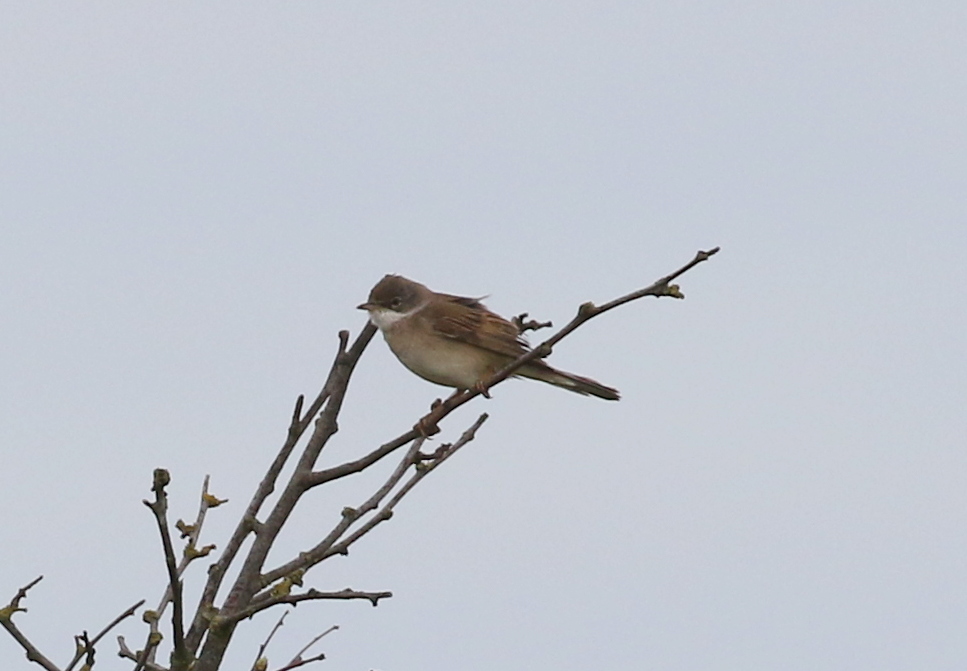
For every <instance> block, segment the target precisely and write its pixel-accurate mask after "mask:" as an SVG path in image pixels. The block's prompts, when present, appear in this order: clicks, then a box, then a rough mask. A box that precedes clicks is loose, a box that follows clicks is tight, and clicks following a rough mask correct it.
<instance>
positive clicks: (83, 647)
mask: <svg viewBox="0 0 967 671" xmlns="http://www.w3.org/2000/svg"><path fill="white" fill-rule="evenodd" d="M143 605H144V599H141V600H140V601H138V602H137V603H136V604H134V605H133V606H131V607H130V608H128V609H127V610H126V611H124V612H123V613H121V614H120V615H118V616H117V617H116V618H114V619H113V620H111V622H110V623H109V624H108V625H107V626H106V627H104V629H102V630H101V631H100V632H98V634H97V636H95V637H94V638H92V639H90V640H85V641H84V642H83V644H82V643H81V642H80V641H79V640H78V639H79V637H77V636H75V637H74V640H75V641H77V643H78V645H77V652H75V653H74V659H72V660H71V661H70V664H68V665H67V669H66V671H71V669H73V668H74V667H75V666H76V665H77V663H78V662H79V661H81V658H82V657H84V656H85V655H87V654H88V651H90V652H93V651H94V646H95V645H97V643H98V641H100V640H101V639H102V638H104V636H106V635H107V633H108V632H109V631H111V630H112V629H114V627H116V626H117V625H118V624H120V623H121V622H122V621H123V620H125V619H127V618H129V617H131V616H132V615H134V613H135V611H136V610H138V608H140V607H141V606H143ZM84 637H85V639H86V637H87V632H84ZM89 663H90V664H91V665H93V662H89Z"/></svg>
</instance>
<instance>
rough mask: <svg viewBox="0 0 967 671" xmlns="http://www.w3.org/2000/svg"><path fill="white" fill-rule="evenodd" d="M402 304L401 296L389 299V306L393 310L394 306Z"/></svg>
mask: <svg viewBox="0 0 967 671" xmlns="http://www.w3.org/2000/svg"><path fill="white" fill-rule="evenodd" d="M402 304H403V299H402V298H400V297H399V296H397V297H396V298H394V299H393V300H391V301H390V302H389V306H390V307H391V308H393V309H394V310H395V309H396V308H398V307H399V306H400V305H402Z"/></svg>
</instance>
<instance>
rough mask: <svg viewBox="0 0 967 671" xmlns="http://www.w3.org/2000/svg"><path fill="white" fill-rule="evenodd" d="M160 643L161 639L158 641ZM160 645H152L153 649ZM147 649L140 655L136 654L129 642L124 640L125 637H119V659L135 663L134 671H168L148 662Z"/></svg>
mask: <svg viewBox="0 0 967 671" xmlns="http://www.w3.org/2000/svg"><path fill="white" fill-rule="evenodd" d="M158 641H159V642H160V639H158ZM157 645H158V643H153V644H151V647H152V648H153V647H156V646H157ZM148 652H149V651H148V650H147V648H146V649H145V650H142V651H141V652H140V653H136V652H134V651H133V650H131V648H129V647H128V644H127V642H126V641H125V640H124V637H123V636H118V657H120V658H121V659H130V660H131V661H132V662H135V667H134V669H133V671H141V670H142V669H146V670H147V671H168V669H166V668H165V667H163V666H161V665H160V664H155V663H153V662H149V661H148V655H147V653H148Z"/></svg>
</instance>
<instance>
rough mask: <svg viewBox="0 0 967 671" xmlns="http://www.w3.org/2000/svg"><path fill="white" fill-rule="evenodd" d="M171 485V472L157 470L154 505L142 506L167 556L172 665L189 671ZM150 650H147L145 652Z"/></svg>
mask: <svg viewBox="0 0 967 671" xmlns="http://www.w3.org/2000/svg"><path fill="white" fill-rule="evenodd" d="M169 482H171V475H170V474H169V473H168V471H166V470H165V469H163V468H156V469H155V470H154V483H153V484H152V486H151V491H153V492H154V496H155V499H154V501H153V502H151V501H147V500H145V501H144V502H143V503H144V505H146V506H148V508H150V509H151V512H153V513H154V518H155V521H157V523H158V532H159V533H160V534H161V545H162V547H163V548H164V554H165V566H166V567H167V569H168V586H169V588H170V590H171V595H172V598H171V602H172V605H173V611H172V614H171V628H172V634H173V638H174V643H173V644H174V650H173V651H172V653H171V659H172V663H173V664H176V665H177V666H184V667H185V668H187V666H188V657H189V653H188V649H187V648H186V647H185V630H184V613H183V605H184V602H183V599H182V595H181V587H182V585H181V577H180V576H179V575H178V567H177V565H176V564H175V550H174V547H173V546H172V543H171V533H170V532H169V531H168V495H167V493H165V487H166V486H168V483H169ZM159 616H160V613H159ZM147 649H148V648H147V647H146V648H145V650H147Z"/></svg>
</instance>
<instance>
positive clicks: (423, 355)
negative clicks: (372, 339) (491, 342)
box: [384, 332, 503, 389]
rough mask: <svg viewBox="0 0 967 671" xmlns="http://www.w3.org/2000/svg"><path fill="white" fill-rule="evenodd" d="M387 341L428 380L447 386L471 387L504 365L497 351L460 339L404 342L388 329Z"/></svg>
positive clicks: (408, 364) (398, 356) (400, 358)
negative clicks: (492, 351)
mask: <svg viewBox="0 0 967 671" xmlns="http://www.w3.org/2000/svg"><path fill="white" fill-rule="evenodd" d="M384 335H385V336H386V342H387V344H388V345H389V346H390V349H391V350H393V353H394V354H395V355H396V357H397V358H398V359H399V360H400V362H401V363H402V364H403V365H404V366H406V367H407V368H409V369H410V370H411V371H413V372H414V373H416V374H417V375H419V376H420V377H422V378H423V379H425V380H429V381H430V382H434V383H436V384H441V385H444V386H446V387H457V388H458V389H469V388H471V387H473V386H474V385H475V384H476V383H477V382H479V381H480V380H482V379H484V378H486V377H487V376H489V375H490V374H492V373H493V372H494V371H495V370H497V369H498V368H500V367H501V366H502V365H503V362H502V361H496V360H495V358H501V357H499V356H498V357H495V356H494V354H493V353H491V352H487V351H486V350H483V349H480V348H479V347H474V346H473V345H468V344H466V343H462V342H459V341H456V340H448V339H445V338H433V339H432V340H431V342H427V341H423V342H421V343H412V344H411V345H410V346H408V345H409V344H404V343H401V342H398V341H396V339H394V338H393V337H392V335H391V334H389V333H385V332H384Z"/></svg>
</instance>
